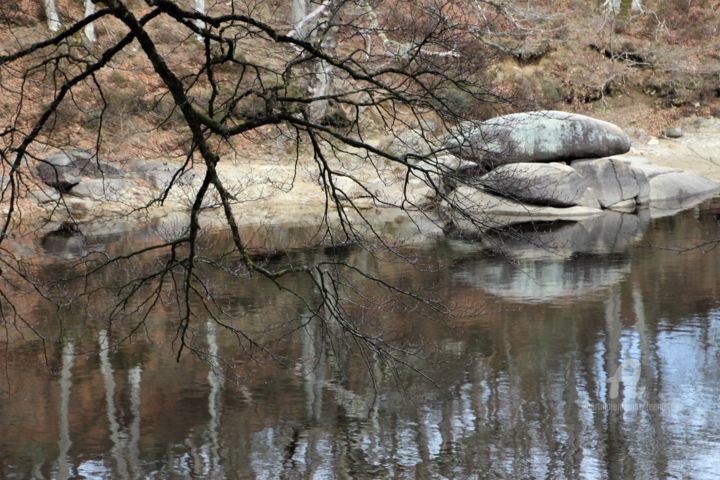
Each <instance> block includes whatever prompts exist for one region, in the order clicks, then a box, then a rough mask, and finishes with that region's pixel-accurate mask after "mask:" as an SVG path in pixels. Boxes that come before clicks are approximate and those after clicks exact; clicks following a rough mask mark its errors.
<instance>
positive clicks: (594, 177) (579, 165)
mask: <svg viewBox="0 0 720 480" xmlns="http://www.w3.org/2000/svg"><path fill="white" fill-rule="evenodd" d="M571 166H572V168H573V169H574V170H575V171H576V172H578V173H579V174H580V175H582V176H583V178H585V180H586V181H587V182H588V186H589V187H591V188H592V189H593V192H594V193H595V196H596V197H597V199H598V201H599V202H600V205H601V206H602V207H603V208H610V207H612V206H614V205H617V204H622V203H623V202H626V201H628V200H636V201H637V203H638V204H641V205H642V204H646V203H647V202H648V201H649V195H650V191H649V188H650V187H649V184H648V179H647V177H646V176H645V174H644V173H643V171H642V170H639V169H637V168H635V167H633V166H631V165H629V164H628V163H626V162H623V161H622V160H618V159H614V158H598V159H594V160H576V161H574V162H572V163H571Z"/></svg>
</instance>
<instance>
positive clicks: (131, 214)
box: [10, 118, 720, 258]
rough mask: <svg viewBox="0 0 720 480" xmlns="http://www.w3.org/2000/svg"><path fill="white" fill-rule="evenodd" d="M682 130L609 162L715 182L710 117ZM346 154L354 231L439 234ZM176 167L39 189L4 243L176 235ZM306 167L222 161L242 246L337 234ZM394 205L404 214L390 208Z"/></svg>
mask: <svg viewBox="0 0 720 480" xmlns="http://www.w3.org/2000/svg"><path fill="white" fill-rule="evenodd" d="M682 129H683V136H682V137H681V138H672V139H671V138H656V137H647V136H645V137H641V138H634V139H632V148H631V150H630V152H628V153H627V154H625V155H621V156H617V158H621V159H623V158H624V159H628V160H629V161H630V160H631V161H639V162H649V163H651V164H653V165H656V166H659V167H665V168H671V169H679V170H686V171H690V172H694V173H697V174H700V175H703V176H705V177H707V178H709V179H711V180H715V181H719V182H720V153H718V152H720V120H718V119H714V118H689V119H686V120H685V121H684V122H682ZM386 141H387V139H377V140H376V141H375V142H374V143H376V144H382V142H386ZM353 153H354V152H345V153H344V154H340V155H338V157H337V158H334V159H329V162H330V166H331V167H332V168H334V169H336V170H337V171H338V172H342V174H343V175H347V176H351V177H352V178H354V179H356V180H357V181H358V182H360V183H362V184H363V185H365V186H366V187H367V189H363V188H360V187H359V186H358V184H356V183H355V182H354V181H352V180H349V179H348V178H347V177H346V178H338V179H337V180H336V181H337V182H338V184H337V185H336V186H337V187H338V188H340V189H341V190H342V191H343V193H344V197H343V198H342V202H341V204H342V205H343V211H342V213H343V215H345V216H346V217H347V219H348V220H349V221H351V222H353V223H354V224H355V225H358V226H360V225H362V228H360V230H359V232H358V233H359V234H361V235H362V234H363V229H364V234H367V235H368V236H373V235H375V234H378V235H379V237H380V238H382V239H383V240H384V241H386V242H390V243H393V244H408V243H417V242H422V241H425V240H427V239H432V238H437V237H439V236H442V235H443V226H444V222H443V220H442V219H441V216H440V215H438V214H437V212H436V210H435V207H434V205H433V202H435V199H434V198H433V193H434V192H433V189H432V188H430V187H428V185H427V184H426V183H424V182H422V181H419V179H414V180H411V181H410V182H408V184H407V190H404V189H405V180H406V176H405V175H406V169H404V168H399V167H397V166H392V165H390V164H388V163H387V162H384V161H380V160H378V161H375V162H373V163H370V162H367V161H363V159H362V158H361V157H354V156H353ZM178 166H179V165H176V164H173V163H170V162H162V161H159V160H149V161H135V162H128V163H126V164H121V165H114V166H113V167H112V168H114V169H115V170H113V171H114V172H116V174H115V175H113V174H112V173H109V174H106V173H107V172H104V173H103V175H102V176H101V177H100V178H85V177H83V178H84V179H85V181H84V182H81V183H80V184H79V185H77V186H76V187H74V188H72V189H71V190H70V191H69V192H68V193H65V194H62V195H60V194H58V193H57V192H55V191H54V189H52V188H50V187H47V186H46V185H42V186H41V188H39V189H38V190H29V191H28V192H26V195H25V198H23V199H22V201H21V204H20V205H21V210H20V213H21V215H22V217H21V218H22V220H21V221H20V222H19V224H18V226H17V227H16V229H15V233H14V235H13V236H12V237H11V238H10V241H11V242H10V243H11V244H12V245H11V248H12V250H13V251H15V252H16V253H17V254H18V255H20V256H23V257H28V256H38V255H40V256H42V255H46V254H50V255H51V256H58V255H59V256H61V257H69V258H73V257H77V256H79V255H83V254H85V253H86V252H88V251H93V250H95V249H100V250H101V251H105V252H109V251H120V250H121V249H122V247H124V246H127V244H128V243H130V242H131V243H136V242H138V241H140V242H142V241H157V240H158V239H165V240H169V239H172V238H177V237H178V236H179V235H181V234H182V233H183V230H184V229H185V228H186V226H187V223H188V218H189V211H190V205H191V202H192V199H193V198H194V194H195V192H196V191H197V188H198V187H199V183H200V182H201V179H202V176H203V175H204V171H203V169H202V168H199V167H198V166H195V167H194V168H193V169H192V170H190V172H189V173H186V174H184V175H182V176H181V177H180V181H179V182H178V185H176V186H175V187H173V189H171V190H170V192H169V193H168V195H167V197H166V198H165V199H164V201H163V202H162V203H160V202H153V199H156V198H157V197H158V194H159V192H161V191H162V189H163V187H164V186H165V185H166V184H167V182H169V180H170V179H171V178H172V175H173V174H174V171H175V170H176V169H177V168H178ZM316 169H317V165H316V164H315V162H314V159H313V158H312V157H310V156H309V155H307V154H306V155H300V157H299V158H298V160H297V162H295V161H294V160H293V159H292V156H291V155H277V154H276V152H272V151H270V150H268V151H267V152H265V154H262V152H261V153H260V154H256V155H253V156H252V158H250V157H241V156H240V155H236V156H235V157H234V158H224V159H223V162H222V163H221V164H220V168H219V173H220V175H221V177H222V179H223V182H224V184H225V185H226V186H228V188H229V189H230V190H231V192H232V193H233V195H234V197H235V199H236V200H235V202H234V205H233V209H234V213H235V220H236V222H237V223H238V226H239V227H240V229H241V231H242V232H243V236H244V240H245V242H246V243H247V245H248V247H249V248H250V249H252V250H258V251H278V250H286V249H293V248H302V247H307V246H311V245H313V244H322V243H327V242H329V241H330V239H329V238H328V237H327V234H326V230H325V229H324V228H323V227H326V226H328V225H329V226H330V229H331V230H332V229H339V228H340V224H339V221H338V220H337V218H338V211H337V209H336V206H335V205H334V203H333V199H332V198H329V197H326V195H325V190H324V189H323V188H322V186H321V181H320V180H319V179H318V178H317V176H316V175H317V174H316V173H315V171H316ZM128 171H130V172H134V173H133V175H132V176H129V175H128V174H127V172H128ZM119 172H122V173H119ZM96 177H97V175H96ZM163 182H165V183H163ZM343 182H344V183H343ZM404 195H405V197H404ZM404 199H405V200H406V201H405V203H404V206H405V208H404V209H403V208H399V207H400V206H401V205H403V200H404ZM700 199H701V198H690V199H689V201H683V202H679V203H678V204H677V205H674V204H673V205H668V206H667V207H666V208H664V210H665V211H656V212H654V213H653V212H651V213H652V214H653V215H657V216H665V215H670V214H673V213H675V212H676V211H680V210H683V209H685V208H688V207H690V206H692V205H693V204H695V203H697V202H699V201H700ZM204 205H205V208H204V209H203V211H202V213H201V217H200V222H201V225H202V228H203V230H204V232H206V233H207V234H208V235H216V234H222V232H223V231H226V230H227V226H226V220H225V218H224V215H223V212H222V209H221V208H219V203H218V199H217V197H216V195H213V194H212V192H211V193H210V194H209V195H208V199H207V201H206V202H205V204H204ZM537 218H538V219H539V220H546V219H545V218H541V217H537ZM70 224H72V225H73V226H72V227H71V230H70V231H68V230H67V229H68V228H70V227H68V225H70Z"/></svg>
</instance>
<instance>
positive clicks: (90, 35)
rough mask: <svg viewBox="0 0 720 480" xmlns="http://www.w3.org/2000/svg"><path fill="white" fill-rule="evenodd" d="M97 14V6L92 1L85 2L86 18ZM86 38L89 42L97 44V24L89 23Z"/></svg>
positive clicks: (86, 0) (86, 28)
mask: <svg viewBox="0 0 720 480" xmlns="http://www.w3.org/2000/svg"><path fill="white" fill-rule="evenodd" d="M93 13H95V4H94V3H93V2H92V0H85V18H87V17H89V16H90V15H92V14H93ZM85 37H87V39H88V42H90V43H91V44H92V43H95V24H94V23H88V25H87V26H86V27H85Z"/></svg>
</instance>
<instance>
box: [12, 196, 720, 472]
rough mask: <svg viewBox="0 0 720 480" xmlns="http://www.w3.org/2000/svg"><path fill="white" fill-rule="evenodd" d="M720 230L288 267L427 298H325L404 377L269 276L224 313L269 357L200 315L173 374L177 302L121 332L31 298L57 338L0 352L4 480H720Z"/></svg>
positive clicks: (596, 228) (341, 293) (708, 207)
mask: <svg viewBox="0 0 720 480" xmlns="http://www.w3.org/2000/svg"><path fill="white" fill-rule="evenodd" d="M719 221H720V202H718V201H717V200H715V201H709V202H705V203H704V204H702V205H700V206H699V207H696V208H694V209H692V210H689V211H686V212H683V213H680V214H678V215H675V216H669V217H664V218H656V219H654V220H651V219H649V218H647V217H636V216H629V215H614V216H613V215H611V216H609V217H607V218H605V219H602V220H595V221H592V222H586V223H583V224H565V225H560V226H558V225H554V226H542V227H541V228H537V227H536V228H534V229H526V230H525V231H523V232H521V234H520V235H516V234H507V235H502V236H499V237H497V238H496V239H495V240H496V241H495V242H494V243H493V244H492V245H487V244H482V243H480V242H478V241H464V240H444V241H437V242H434V243H432V244H431V245H423V246H420V247H416V248H413V249H407V250H406V251H403V254H404V255H405V256H406V257H407V259H408V261H399V260H398V259H397V258H393V257H387V256H379V255H372V254H371V253H369V252H367V251H365V250H363V249H359V248H352V247H350V248H345V249H342V250H335V251H328V250H325V251H318V252H295V253H293V254H292V256H291V259H292V261H293V262H309V261H314V260H317V259H337V258H340V259H341V260H342V261H343V262H347V263H348V264H352V265H355V266H358V267H360V268H362V269H364V270H365V271H368V272H372V273H373V274H375V275H377V276H379V277H381V278H382V279H383V280H384V281H387V282H390V283H393V284H396V285H398V286H400V287H401V288H403V289H406V290H412V291H414V292H420V293H421V294H422V297H423V298H424V299H430V300H432V301H433V302H432V303H428V302H423V301H412V300H409V299H406V298H402V297H398V296H393V295H389V294H388V293H387V292H386V291H383V290H382V289H379V288H377V287H375V286H372V285H369V284H367V282H365V283H363V281H361V280H357V279H356V282H355V283H354V284H353V285H354V286H355V287H358V286H359V287H362V288H363V289H364V290H363V291H364V292H365V293H366V294H367V298H366V300H370V301H365V302H363V301H359V299H361V298H362V296H361V295H360V293H358V292H353V288H354V287H351V286H350V285H349V284H345V283H343V282H340V283H338V284H337V285H335V286H334V287H333V288H334V291H335V292H336V293H337V297H338V298H339V302H340V304H339V307H340V308H343V310H344V311H345V312H347V315H348V316H349V317H352V319H353V322H355V323H354V324H353V325H355V326H356V327H357V329H358V331H363V332H373V333H375V334H380V333H382V335H383V337H384V338H385V339H386V340H387V341H388V342H389V343H388V344H387V345H386V347H387V348H388V350H386V351H385V353H389V354H392V355H393V356H394V357H395V359H391V358H388V357H387V356H383V355H382V352H378V351H373V350H372V349H368V348H365V347H363V345H364V344H363V342H362V341H358V338H357V336H352V335H349V334H348V333H347V332H346V331H345V332H344V331H343V329H342V328H341V326H339V325H338V322H337V320H335V319H334V318H328V315H326V316H325V317H322V315H321V317H312V316H311V315H310V314H309V311H310V310H312V308H314V305H313V303H312V302H308V304H304V303H303V302H301V301H300V300H298V298H296V297H294V296H292V295H290V294H288V293H287V292H281V291H278V289H277V288H275V287H274V286H273V285H270V284H268V283H267V282H262V281H260V280H257V279H238V280H237V282H228V281H223V282H222V285H220V286H219V287H218V288H217V289H216V292H215V295H216V301H217V303H218V304H219V305H221V306H222V308H223V309H224V311H226V312H228V315H227V317H226V320H225V321H226V322H227V324H229V325H232V326H233V327H234V328H235V329H236V330H237V331H241V332H242V333H243V334H247V335H249V336H251V337H252V338H254V339H257V340H258V341H259V342H260V343H262V348H261V346H258V345H254V344H251V343H249V342H248V341H247V340H246V339H245V338H244V337H243V336H242V335H234V334H232V333H231V332H229V331H228V330H227V329H225V328H223V326H221V325H218V324H216V323H215V322H212V321H208V319H207V318H202V317H201V316H198V317H197V318H195V319H193V322H192V324H191V326H190V329H189V337H188V338H189V339H190V340H189V341H190V345H191V347H192V348H193V349H194V350H195V351H194V352H193V351H187V350H186V352H185V353H184V354H183V355H182V356H181V358H180V361H179V362H176V353H177V347H178V344H177V340H176V333H177V327H178V325H177V323H175V322H173V321H171V320H169V318H171V317H172V312H173V308H175V307H174V306H173V303H172V302H171V301H168V302H167V303H163V304H161V305H159V306H158V307H157V309H156V310H155V313H153V314H152V315H151V316H150V317H149V318H148V319H147V321H146V322H145V323H144V324H142V325H140V326H139V328H137V329H136V330H135V332H134V333H133V334H132V335H131V336H128V334H129V333H130V332H131V331H132V330H133V328H135V327H137V326H138V323H137V319H134V318H133V317H132V316H130V317H127V318H124V319H121V320H118V321H116V322H115V323H114V324H113V325H108V324H107V323H106V322H105V321H104V319H103V318H104V317H103V316H101V315H98V314H97V311H96V309H95V308H94V307H93V308H90V307H87V306H86V307H84V308H80V307H71V308H62V309H59V310H58V309H55V308H50V307H49V306H48V305H46V304H44V303H42V302H39V301H37V302H35V301H34V300H32V297H28V299H27V300H26V303H27V304H28V305H29V306H30V307H29V308H30V311H31V312H32V314H31V316H30V317H28V318H29V319H30V320H31V322H32V324H33V325H35V327H36V328H37V329H38V331H40V332H42V334H43V335H45V337H46V338H47V339H48V340H47V341H46V342H45V343H43V342H42V340H40V339H39V338H38V337H37V336H36V335H34V334H33V333H32V332H31V331H29V330H28V329H27V328H25V327H23V326H22V325H18V326H17V327H15V326H12V327H11V326H9V325H6V327H8V328H5V329H4V333H3V338H2V339H1V340H0V358H2V361H0V370H1V371H0V477H1V478H6V479H15V478H18V479H20V478H22V479H24V478H60V479H67V478H93V479H94V478H112V479H130V478H133V479H134V478H158V479H165V478H168V479H170V478H209V479H215V478H228V479H234V478H267V479H274V478H288V479H293V478H611V479H615V478H718V476H719V475H720V473H719V472H720V416H719V415H718V410H719V409H718V406H719V402H720V400H719V399H720V302H719V301H718V299H719V298H720V296H719V295H718V293H719V292H718V290H719V289H720V282H718V278H719V275H720V248H714V247H715V245H714V244H713V243H712V240H715V239H720V224H719V223H718V222H719ZM515 233H517V232H515ZM708 242H710V243H708ZM499 250H501V251H502V252H501V253H500V252H499ZM284 260H285V259H284V258H269V259H268V262H271V263H272V262H280V261H284ZM328 275H329V277H328V278H332V273H328ZM293 281H294V282H296V284H295V285H294V287H295V288H297V289H298V291H300V292H301V293H303V295H304V296H305V297H306V298H310V299H312V298H313V297H314V296H317V292H314V291H313V289H312V288H310V286H309V285H307V286H306V285H305V284H303V283H302V282H305V283H308V282H307V281H306V280H303V279H301V278H298V279H297V280H291V282H293ZM97 296H100V298H99V301H100V303H103V301H104V300H103V299H102V298H101V293H98V294H97V295H96V297H97ZM96 300H98V299H97V298H96ZM107 302H110V300H109V299H108V300H107ZM435 302H437V303H435ZM441 305H444V306H447V307H448V309H445V308H444V307H442V306H441ZM330 317H331V316H330ZM224 318H225V317H224ZM394 348H397V350H393V349H394Z"/></svg>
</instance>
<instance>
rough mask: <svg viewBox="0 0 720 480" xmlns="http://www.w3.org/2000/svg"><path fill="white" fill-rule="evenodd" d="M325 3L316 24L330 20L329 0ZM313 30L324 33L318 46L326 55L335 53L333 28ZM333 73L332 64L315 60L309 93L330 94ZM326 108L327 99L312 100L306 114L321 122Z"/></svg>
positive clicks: (335, 44) (322, 95) (314, 94)
mask: <svg viewBox="0 0 720 480" xmlns="http://www.w3.org/2000/svg"><path fill="white" fill-rule="evenodd" d="M326 4H327V6H328V8H326V9H325V11H324V12H323V13H322V14H321V15H319V18H318V22H317V24H318V25H322V24H323V23H328V22H330V20H331V16H332V12H331V10H332V9H331V8H329V7H330V4H329V2H326ZM315 30H320V31H321V32H322V33H318V35H321V34H323V33H324V38H322V42H321V44H320V45H319V46H320V48H321V49H322V50H323V51H324V52H326V53H327V54H328V55H331V56H333V55H334V53H335V47H336V46H337V41H336V38H335V29H334V28H330V27H328V28H319V29H315ZM325 30H326V31H325ZM335 73H336V72H335V68H334V67H333V66H332V65H330V64H329V63H327V62H326V61H324V60H320V61H317V62H316V63H315V71H314V72H313V76H314V81H313V83H312V85H311V86H310V95H311V96H312V97H314V98H319V97H328V96H330V95H332V94H333V83H334V78H335ZM327 109H328V101H327V100H324V99H323V100H317V101H314V102H312V103H311V104H310V106H309V107H308V115H309V116H310V120H312V121H313V122H322V120H323V119H324V118H325V115H326V114H327Z"/></svg>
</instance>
